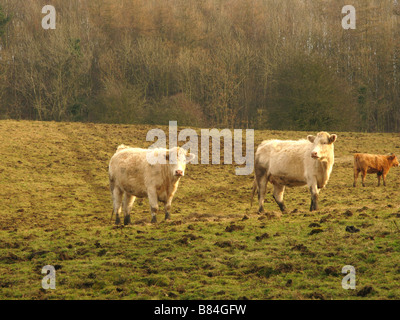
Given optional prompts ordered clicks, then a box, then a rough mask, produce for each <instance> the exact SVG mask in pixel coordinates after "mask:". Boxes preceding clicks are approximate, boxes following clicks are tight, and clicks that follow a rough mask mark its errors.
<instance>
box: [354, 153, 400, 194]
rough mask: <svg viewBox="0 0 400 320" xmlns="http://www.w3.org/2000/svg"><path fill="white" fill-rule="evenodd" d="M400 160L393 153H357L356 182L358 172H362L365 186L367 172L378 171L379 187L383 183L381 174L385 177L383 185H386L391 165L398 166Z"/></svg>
mask: <svg viewBox="0 0 400 320" xmlns="http://www.w3.org/2000/svg"><path fill="white" fill-rule="evenodd" d="M398 166H399V161H398V160H397V157H396V156H395V155H394V154H393V153H392V154H390V155H388V156H385V155H378V154H367V153H355V154H354V183H353V186H354V187H355V186H356V181H357V178H358V174H359V173H360V172H361V177H362V185H363V187H365V183H364V182H365V176H366V175H367V173H376V175H377V176H378V187H379V186H380V184H381V176H382V178H383V185H384V186H386V175H387V174H388V172H389V170H390V168H391V167H398Z"/></svg>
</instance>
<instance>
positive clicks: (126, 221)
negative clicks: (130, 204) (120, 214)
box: [124, 216, 131, 225]
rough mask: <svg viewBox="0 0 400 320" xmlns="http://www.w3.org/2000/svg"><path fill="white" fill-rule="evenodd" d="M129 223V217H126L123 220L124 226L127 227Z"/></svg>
mask: <svg viewBox="0 0 400 320" xmlns="http://www.w3.org/2000/svg"><path fill="white" fill-rule="evenodd" d="M130 223H131V216H126V217H125V218H124V225H128V224H130Z"/></svg>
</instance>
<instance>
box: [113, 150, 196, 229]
mask: <svg viewBox="0 0 400 320" xmlns="http://www.w3.org/2000/svg"><path fill="white" fill-rule="evenodd" d="M194 157H195V156H194V155H193V154H191V153H188V152H187V151H186V150H185V149H183V148H179V147H176V148H173V149H170V150H168V149H161V148H160V149H140V148H131V147H127V146H124V145H121V146H119V147H118V149H117V151H116V153H115V154H114V155H113V156H112V158H111V160H110V164H109V179H110V189H111V194H112V199H113V213H115V214H116V220H115V223H116V224H120V213H121V205H122V209H123V212H124V224H125V225H126V224H129V223H130V212H131V209H132V205H133V203H134V202H135V199H136V197H138V198H145V197H148V199H149V203H150V209H151V216H152V220H151V222H152V223H155V222H157V218H156V214H157V211H158V201H161V202H163V203H164V205H165V219H169V218H170V213H169V210H170V208H171V202H172V199H173V197H174V194H175V192H176V190H177V188H178V184H179V180H180V178H181V177H183V176H184V174H185V168H186V164H187V163H188V162H189V161H191V160H192V159H194ZM155 159H156V160H157V161H154V160H155ZM159 160H164V161H159Z"/></svg>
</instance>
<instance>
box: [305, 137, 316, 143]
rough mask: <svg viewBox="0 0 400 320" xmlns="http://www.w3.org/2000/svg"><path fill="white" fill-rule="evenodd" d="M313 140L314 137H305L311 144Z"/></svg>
mask: <svg viewBox="0 0 400 320" xmlns="http://www.w3.org/2000/svg"><path fill="white" fill-rule="evenodd" d="M315 138H316V137H315V136H307V139H308V141H310V142H311V143H314V141H315Z"/></svg>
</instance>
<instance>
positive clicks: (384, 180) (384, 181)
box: [382, 172, 387, 187]
mask: <svg viewBox="0 0 400 320" xmlns="http://www.w3.org/2000/svg"><path fill="white" fill-rule="evenodd" d="M386 175H387V172H384V173H382V179H383V185H384V186H385V187H386Z"/></svg>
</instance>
